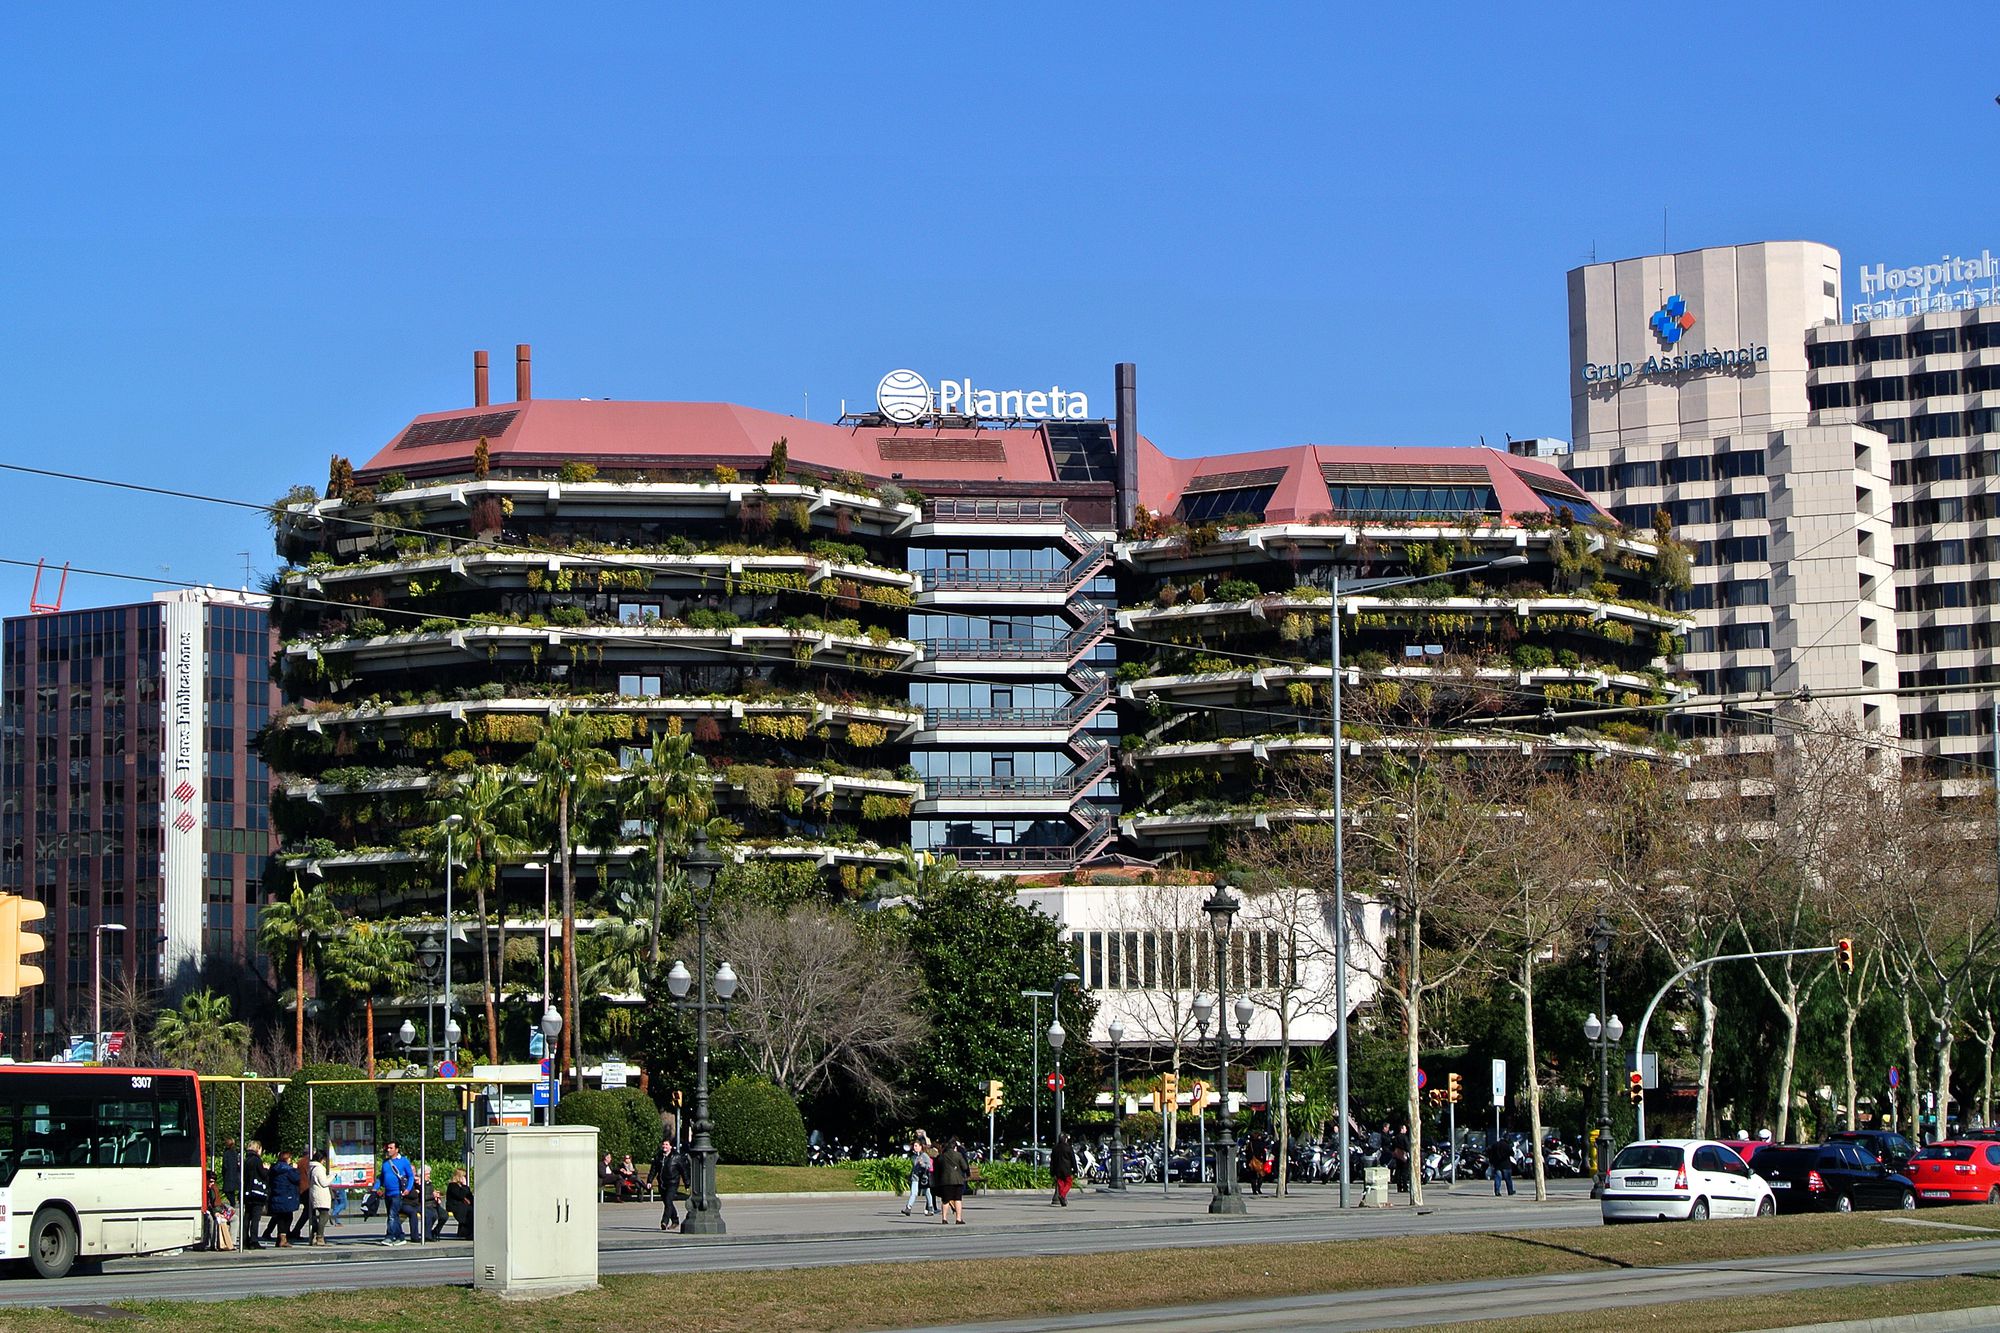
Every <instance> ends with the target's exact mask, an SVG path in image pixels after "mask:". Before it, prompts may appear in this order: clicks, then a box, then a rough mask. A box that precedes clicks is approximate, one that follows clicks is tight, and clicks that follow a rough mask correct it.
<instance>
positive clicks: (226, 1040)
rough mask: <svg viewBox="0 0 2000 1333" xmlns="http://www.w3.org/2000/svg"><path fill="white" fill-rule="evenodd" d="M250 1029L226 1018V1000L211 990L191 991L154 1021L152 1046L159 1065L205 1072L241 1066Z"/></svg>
mask: <svg viewBox="0 0 2000 1333" xmlns="http://www.w3.org/2000/svg"><path fill="white" fill-rule="evenodd" d="M249 1045H250V1029H249V1027H248V1026H247V1025H246V1024H243V1023H238V1022H235V1021H233V1020H231V1018H230V1017H229V1001H228V1000H227V999H225V998H224V997H222V996H220V995H217V994H216V993H215V992H214V991H212V990H207V989H202V990H198V991H193V992H191V993H190V994H189V995H188V996H187V997H186V998H185V999H183V1000H182V1001H181V1003H180V1007H179V1008H178V1009H169V1010H167V1011H166V1012H165V1013H163V1014H161V1015H160V1016H159V1018H158V1019H157V1020H155V1022H154V1023H153V1046H154V1048H155V1049H156V1050H158V1051H159V1053H160V1061H161V1063H162V1064H169V1065H186V1066H187V1067H188V1068H190V1069H193V1070H196V1071H197V1072H200V1073H204V1074H212V1073H215V1072H216V1071H218V1070H221V1069H229V1068H235V1069H241V1068H242V1067H243V1052H244V1050H245V1049H246V1048H247V1047H248V1046H249Z"/></svg>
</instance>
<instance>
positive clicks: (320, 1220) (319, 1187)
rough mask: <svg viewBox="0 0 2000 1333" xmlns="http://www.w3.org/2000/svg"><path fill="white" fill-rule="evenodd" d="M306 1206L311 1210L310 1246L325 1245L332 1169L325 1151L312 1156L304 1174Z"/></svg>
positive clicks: (331, 1203)
mask: <svg viewBox="0 0 2000 1333" xmlns="http://www.w3.org/2000/svg"><path fill="white" fill-rule="evenodd" d="M306 1206H307V1207H308V1208H310V1209H311V1210H312V1244H314V1245H324V1244H326V1219H327V1217H328V1215H329V1214H331V1213H332V1212H333V1169H332V1167H331V1166H330V1165H329V1164H328V1160H327V1155H326V1149H324V1148H321V1149H320V1150H319V1151H318V1152H316V1153H314V1154H313V1159H312V1166H311V1167H310V1168H309V1169H308V1171H307V1174H306Z"/></svg>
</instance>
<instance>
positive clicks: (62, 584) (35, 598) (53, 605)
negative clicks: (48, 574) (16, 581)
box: [28, 560, 69, 616]
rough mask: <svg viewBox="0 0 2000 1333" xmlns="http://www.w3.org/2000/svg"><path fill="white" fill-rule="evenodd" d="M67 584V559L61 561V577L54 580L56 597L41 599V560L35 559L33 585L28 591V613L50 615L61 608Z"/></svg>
mask: <svg viewBox="0 0 2000 1333" xmlns="http://www.w3.org/2000/svg"><path fill="white" fill-rule="evenodd" d="M68 586H69V561H67V560H65V561H63V567H62V577H61V578H60V579H58V580H57V581H56V599H55V600H54V601H53V602H44V601H43V600H42V561H40V560H37V561H35V586H34V587H33V588H31V589H29V591H28V614H30V615H36V616H52V615H54V614H55V613H56V612H58V611H60V610H62V599H63V589H64V588H67V587H68Z"/></svg>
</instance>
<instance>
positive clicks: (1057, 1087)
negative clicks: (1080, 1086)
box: [1042, 1074, 1068, 1092]
mask: <svg viewBox="0 0 2000 1333" xmlns="http://www.w3.org/2000/svg"><path fill="white" fill-rule="evenodd" d="M1042 1082H1044V1083H1046V1084H1048V1087H1049V1091H1050V1092H1059V1091H1061V1090H1062V1089H1063V1088H1064V1087H1066V1086H1068V1080H1067V1079H1065V1078H1064V1077H1063V1076H1062V1075H1061V1074H1050V1075H1049V1076H1048V1077H1047V1078H1044V1079H1043V1080H1042Z"/></svg>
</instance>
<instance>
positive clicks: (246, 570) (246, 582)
mask: <svg viewBox="0 0 2000 1333" xmlns="http://www.w3.org/2000/svg"><path fill="white" fill-rule="evenodd" d="M236 554H238V555H240V556H242V557H243V591H245V592H249V591H250V577H251V569H250V553H249V552H248V551H238V552H237V553H236Z"/></svg>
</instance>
